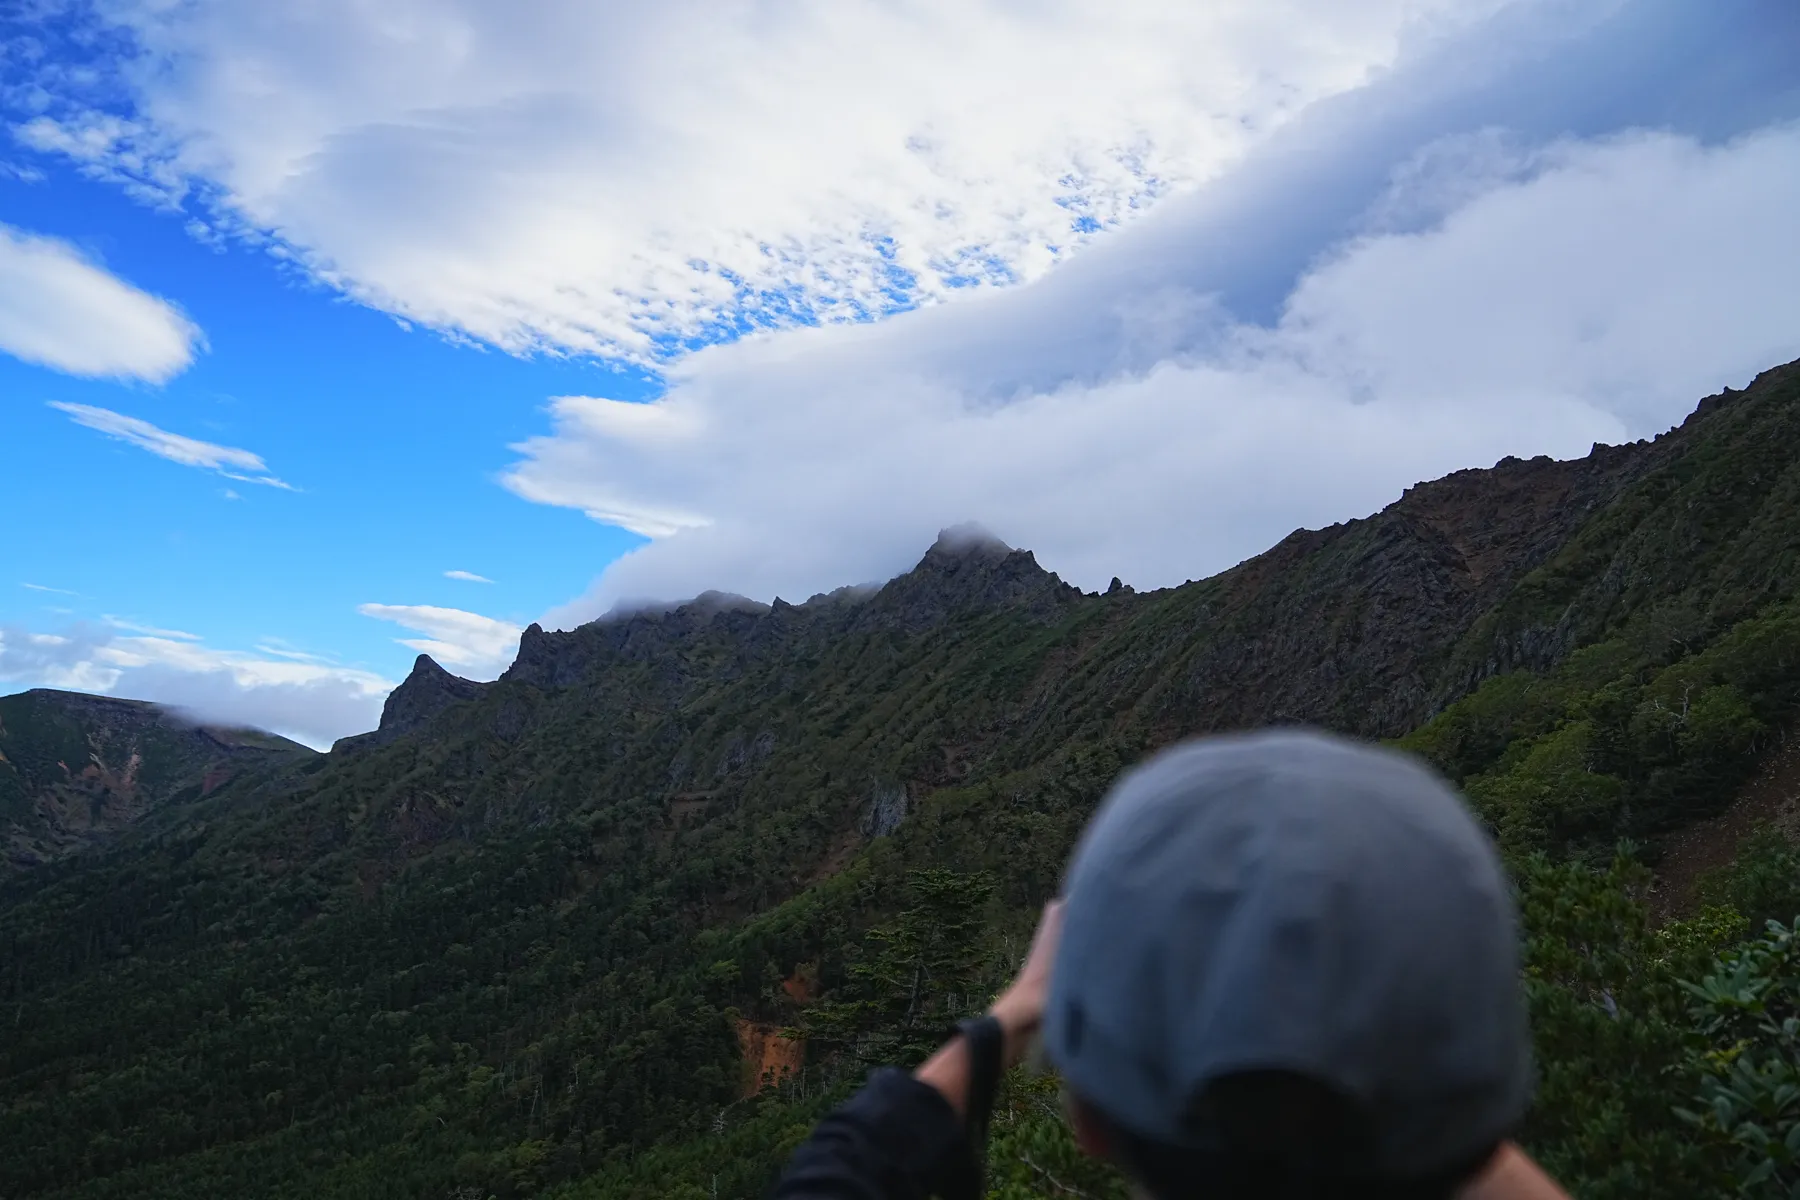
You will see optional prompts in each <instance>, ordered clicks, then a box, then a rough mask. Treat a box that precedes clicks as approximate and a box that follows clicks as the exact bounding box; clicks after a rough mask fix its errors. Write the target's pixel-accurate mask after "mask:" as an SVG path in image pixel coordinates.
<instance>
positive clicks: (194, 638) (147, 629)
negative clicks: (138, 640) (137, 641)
mask: <svg viewBox="0 0 1800 1200" xmlns="http://www.w3.org/2000/svg"><path fill="white" fill-rule="evenodd" d="M101 619H102V620H104V621H105V622H106V623H107V624H108V625H111V626H112V627H113V628H114V629H123V630H125V631H126V632H127V633H141V634H143V635H144V636H145V637H155V638H170V639H172V640H174V641H178V642H198V641H203V640H205V639H203V638H202V637H201V636H200V635H199V634H197V633H183V632H182V631H181V630H179V629H158V628H157V627H156V626H154V625H140V624H138V623H137V622H136V621H127V620H125V619H124V618H122V617H114V616H107V617H103V618H101Z"/></svg>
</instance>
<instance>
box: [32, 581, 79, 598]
mask: <svg viewBox="0 0 1800 1200" xmlns="http://www.w3.org/2000/svg"><path fill="white" fill-rule="evenodd" d="M19 586H20V587H22V588H26V589H28V590H30V591H33V592H48V593H49V594H50V595H52V596H80V595H81V593H80V592H71V591H70V590H69V589H67V588H59V587H48V586H46V585H44V584H41V583H21V584H20V585H19Z"/></svg>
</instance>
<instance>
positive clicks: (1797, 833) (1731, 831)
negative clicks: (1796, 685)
mask: <svg viewBox="0 0 1800 1200" xmlns="http://www.w3.org/2000/svg"><path fill="white" fill-rule="evenodd" d="M1765 825H1766V826H1773V827H1774V828H1775V829H1776V830H1778V831H1779V832H1781V833H1784V834H1786V835H1787V836H1789V837H1800V725H1796V726H1794V727H1791V728H1789V729H1787V730H1786V731H1785V732H1784V733H1783V734H1782V738H1781V741H1780V743H1779V744H1777V745H1776V747H1775V749H1774V750H1773V751H1772V752H1771V753H1770V754H1769V756H1768V757H1767V758H1766V759H1764V760H1763V764H1762V767H1761V768H1760V769H1759V770H1758V771H1757V774H1756V777H1755V778H1754V779H1752V780H1751V781H1750V782H1749V783H1748V784H1746V785H1745V787H1744V790H1743V791H1742V792H1740V793H1738V798H1737V799H1736V800H1733V801H1732V802H1731V805H1730V807H1728V808H1727V809H1726V810H1725V811H1724V812H1722V813H1720V814H1719V815H1718V816H1716V817H1712V818H1710V819H1708V820H1705V821H1700V822H1698V823H1696V824H1694V825H1691V826H1689V827H1688V828H1687V829H1684V830H1682V831H1681V832H1680V833H1678V834H1676V835H1675V836H1674V837H1672V838H1670V839H1669V841H1668V843H1667V845H1666V846H1665V848H1664V852H1663V858H1662V861H1661V862H1660V863H1658V864H1657V868H1656V891H1655V893H1654V894H1653V895H1652V897H1651V904H1652V907H1653V908H1654V909H1655V911H1656V914H1657V916H1658V917H1661V918H1668V917H1679V916H1683V915H1686V914H1687V913H1690V912H1692V911H1693V909H1694V907H1695V905H1696V904H1698V902H1699V898H1698V896H1697V895H1696V894H1695V892H1696V889H1697V887H1698V885H1699V882H1700V879H1701V877H1702V876H1704V875H1705V874H1706V873H1707V872H1708V871H1712V870H1714V869H1716V868H1718V867H1723V866H1725V865H1727V864H1728V863H1730V862H1731V860H1732V858H1733V857H1734V856H1735V855H1736V854H1737V851H1738V845H1739V843H1741V842H1742V841H1743V840H1744V839H1745V838H1746V837H1748V836H1749V835H1750V834H1751V833H1753V832H1755V831H1756V830H1757V829H1758V828H1761V827H1762V826H1765Z"/></svg>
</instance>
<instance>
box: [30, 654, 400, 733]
mask: <svg viewBox="0 0 1800 1200" xmlns="http://www.w3.org/2000/svg"><path fill="white" fill-rule="evenodd" d="M190 638H191V635H175V636H158V635H154V634H151V635H143V636H122V635H121V634H120V633H119V631H118V629H117V628H115V627H110V626H98V627H96V626H91V625H76V626H72V627H70V628H69V629H67V630H65V631H64V632H62V633H56V634H51V633H41V632H35V631H32V630H27V629H22V628H19V627H16V626H7V627H4V628H0V683H14V684H23V685H25V686H29V687H54V688H67V689H72V690H76V691H86V692H98V693H101V694H106V695H116V696H125V697H129V698H131V699H137V700H151V701H155V702H156V703H158V704H164V705H168V706H170V707H172V708H178V709H181V710H184V711H186V712H188V713H190V714H192V715H193V716H194V717H195V718H196V719H198V720H201V721H208V722H215V723H218V724H221V725H228V726H246V725H247V726H251V727H253V728H257V729H267V730H270V731H272V732H275V733H279V734H282V735H283V736H285V737H291V738H293V739H294V740H296V741H299V742H304V743H306V744H307V745H309V746H313V747H315V748H317V749H326V748H328V747H329V746H330V745H331V743H332V742H333V741H335V740H336V739H338V738H340V737H344V736H346V735H348V734H352V733H362V732H365V731H367V730H370V729H373V728H375V726H376V725H377V724H378V723H379V722H380V719H381V705H382V701H383V700H384V699H385V698H386V696H387V693H388V692H389V691H391V690H392V689H393V687H394V684H393V681H392V680H388V679H383V678H382V677H381V676H379V675H376V674H373V673H372V672H368V671H361V670H356V669H353V668H346V667H338V666H330V665H324V664H320V663H316V662H294V661H279V660H276V659H271V658H266V657H260V656H258V655H254V654H244V653H241V652H237V651H228V650H215V649H212V648H210V647H207V646H205V645H203V644H201V643H199V642H198V641H197V640H189V639H190Z"/></svg>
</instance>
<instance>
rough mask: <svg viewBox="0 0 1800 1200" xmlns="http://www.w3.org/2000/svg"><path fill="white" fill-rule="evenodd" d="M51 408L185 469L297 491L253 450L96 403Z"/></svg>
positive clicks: (54, 403)
mask: <svg viewBox="0 0 1800 1200" xmlns="http://www.w3.org/2000/svg"><path fill="white" fill-rule="evenodd" d="M50 407H51V408H54V409H57V410H58V411H60V412H65V413H68V414H69V418H70V419H71V420H72V421H74V422H75V423H76V424H77V425H85V426H86V427H87V428H89V429H94V430H98V431H99V432H101V433H104V434H106V435H107V436H108V437H113V438H117V439H119V440H120V441H122V442H129V443H130V444H131V445H133V446H136V447H138V448H139V449H140V450H148V451H149V452H150V453H152V454H154V455H156V456H157V457H158V458H166V459H168V460H169V461H170V462H174V463H180V464H181V465H182V466H184V467H199V468H201V469H202V470H207V471H216V472H218V473H219V474H220V475H223V476H225V478H227V479H235V480H237V481H238V482H240V483H260V484H263V485H265V486H267V487H274V488H282V489H285V490H287V491H290V492H291V491H294V490H296V489H295V488H294V486H293V485H292V484H290V483H284V482H283V481H282V480H280V479H277V478H276V477H275V476H273V475H271V474H269V466H268V464H267V463H265V462H264V461H263V460H262V456H261V455H259V454H255V453H252V452H251V451H249V450H241V449H239V448H237V447H235V446H220V445H218V444H216V443H214V442H203V441H200V440H199V439H198V438H191V437H183V436H182V435H181V434H179V433H170V432H169V431H168V430H166V429H159V428H157V427H156V426H155V425H152V424H151V423H150V422H148V421H144V420H140V419H139V418H137V417H128V416H126V415H124V414H123V413H116V412H114V411H113V410H112V409H110V408H97V407H95V406H94V405H92V404H68V403H65V402H63V401H61V400H52V401H50Z"/></svg>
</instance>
